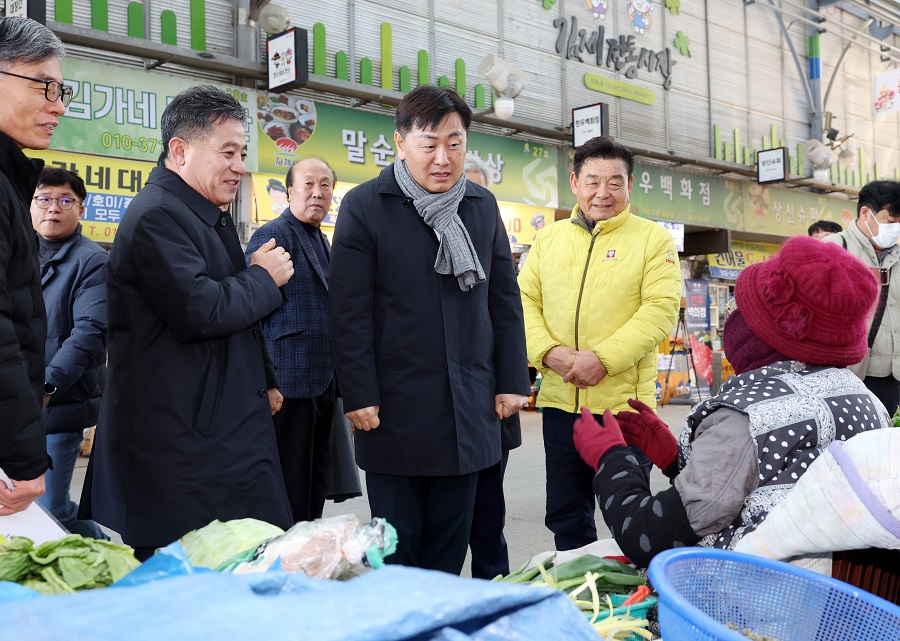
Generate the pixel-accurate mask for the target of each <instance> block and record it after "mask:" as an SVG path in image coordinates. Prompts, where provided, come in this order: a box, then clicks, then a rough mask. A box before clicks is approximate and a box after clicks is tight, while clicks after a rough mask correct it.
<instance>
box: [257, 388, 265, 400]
mask: <svg viewBox="0 0 900 641" xmlns="http://www.w3.org/2000/svg"><path fill="white" fill-rule="evenodd" d="M256 395H257V396H259V397H260V398H265V397H266V390H264V389H261V390H259V391H258V392H257V393H256Z"/></svg>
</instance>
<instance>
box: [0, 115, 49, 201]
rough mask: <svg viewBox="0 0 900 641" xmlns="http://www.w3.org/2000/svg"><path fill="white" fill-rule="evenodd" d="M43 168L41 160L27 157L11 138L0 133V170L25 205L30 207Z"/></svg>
mask: <svg viewBox="0 0 900 641" xmlns="http://www.w3.org/2000/svg"><path fill="white" fill-rule="evenodd" d="M43 168H44V161H43V160H38V159H37V158H34V159H32V158H28V156H26V155H25V154H24V153H22V150H21V149H19V146H18V145H17V144H16V143H14V142H13V140H12V138H10V137H9V136H7V135H6V134H3V133H0V172H3V173H4V174H6V176H7V178H9V181H10V182H11V183H12V186H13V188H14V189H15V190H16V192H17V193H18V194H19V197H20V198H21V199H22V201H23V202H24V204H25V206H26V207H30V203H31V198H32V197H33V196H34V190H35V188H36V187H37V184H38V179H39V178H40V177H41V169H43Z"/></svg>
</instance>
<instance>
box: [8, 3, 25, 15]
mask: <svg viewBox="0 0 900 641" xmlns="http://www.w3.org/2000/svg"><path fill="white" fill-rule="evenodd" d="M13 16H15V17H18V18H27V17H28V2H27V1H26V0H6V17H7V18H12V17H13Z"/></svg>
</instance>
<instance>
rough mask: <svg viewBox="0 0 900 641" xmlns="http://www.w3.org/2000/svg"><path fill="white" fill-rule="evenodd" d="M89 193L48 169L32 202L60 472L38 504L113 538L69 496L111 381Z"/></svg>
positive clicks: (73, 178)
mask: <svg viewBox="0 0 900 641" xmlns="http://www.w3.org/2000/svg"><path fill="white" fill-rule="evenodd" d="M86 197H87V190H86V189H85V187H84V181H83V180H82V179H81V178H80V177H79V176H78V174H75V173H72V172H71V171H66V170H65V169H60V168H59V167H44V170H43V171H42V172H41V178H40V180H39V181H38V186H37V189H36V190H35V192H34V198H33V199H32V201H31V222H32V224H33V225H34V229H35V231H36V232H37V233H38V242H39V247H38V256H39V258H40V263H41V285H42V287H43V292H44V305H45V306H46V307H47V349H46V354H45V358H46V363H47V369H46V373H45V375H44V381H46V392H47V393H49V394H50V401H49V402H48V403H47V404H46V406H45V407H44V429H45V430H46V431H47V453H48V454H49V455H50V457H51V458H52V459H53V469H52V470H48V471H47V473H46V475H45V478H46V482H47V491H46V492H45V493H44V495H43V496H42V497H41V498H39V499H38V503H40V504H41V505H42V506H43V507H44V508H46V510H47V511H48V512H50V514H52V515H53V516H55V517H56V520H57V521H59V522H60V523H61V524H62V526H63V527H64V528H66V529H67V530H68V531H69V532H72V533H73V534H81V535H82V536H89V537H92V538H95V539H105V538H108V537H107V536H106V534H104V533H103V531H102V530H101V529H100V526H98V525H97V524H96V523H94V522H93V521H81V520H79V519H78V505H77V504H76V503H75V502H74V501H72V499H71V498H70V497H69V485H70V484H71V483H72V473H73V471H74V469H75V461H76V460H77V458H78V453H79V452H80V451H81V440H82V432H83V431H84V429H85V428H87V427H93V426H94V425H96V424H97V414H98V413H99V411H100V397H101V396H102V394H103V383H104V379H105V378H106V262H107V260H108V258H109V256H108V255H107V253H106V251H105V250H104V249H103V248H102V247H100V245H98V244H97V243H95V242H94V241H92V240H90V239H89V238H85V237H84V236H82V235H81V224H80V223H79V222H78V221H79V220H80V219H81V216H82V215H83V214H84V199H85V198H86Z"/></svg>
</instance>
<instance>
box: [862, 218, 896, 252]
mask: <svg viewBox="0 0 900 641" xmlns="http://www.w3.org/2000/svg"><path fill="white" fill-rule="evenodd" d="M872 218H874V219H875V224H876V225H878V233H877V234H872V228H871V227H869V221H868V220H867V221H866V229H868V230H869V233H870V234H872V242H873V243H875V244H876V245H878V246H879V247H881V248H883V249H888V248H890V247H893V246H894V245H896V244H897V241H898V240H900V223H880V222H878V219H877V218H875V216H872Z"/></svg>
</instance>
